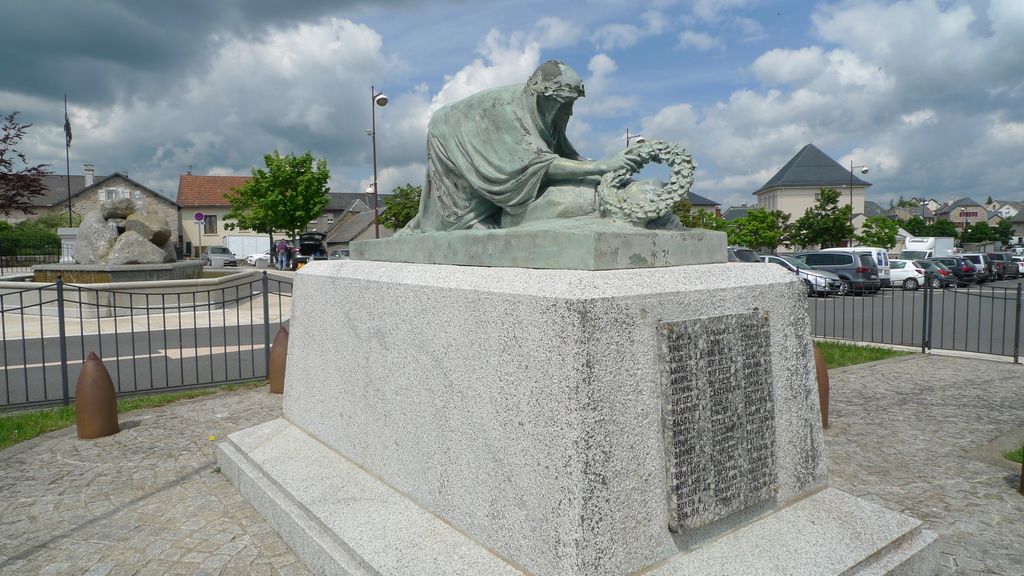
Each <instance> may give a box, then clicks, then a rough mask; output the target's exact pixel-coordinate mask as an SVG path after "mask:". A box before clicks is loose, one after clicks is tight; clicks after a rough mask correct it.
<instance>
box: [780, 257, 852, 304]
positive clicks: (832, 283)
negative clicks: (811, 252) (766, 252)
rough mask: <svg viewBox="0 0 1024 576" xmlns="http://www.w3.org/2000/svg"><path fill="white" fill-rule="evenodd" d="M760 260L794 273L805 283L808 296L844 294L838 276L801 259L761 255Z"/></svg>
mask: <svg viewBox="0 0 1024 576" xmlns="http://www.w3.org/2000/svg"><path fill="white" fill-rule="evenodd" d="M761 261H762V262H764V263H765V264H778V265H779V266H782V267H783V268H785V269H786V270H789V271H790V272H793V273H795V274H796V275H797V276H799V277H800V278H801V279H803V281H804V284H806V285H807V295H808V296H814V295H816V294H821V295H824V296H828V295H829V294H838V295H840V296H843V295H845V294H846V288H847V287H846V284H844V283H843V282H842V280H840V279H839V276H836V275H835V274H833V273H832V272H828V271H826V270H815V269H814V268H811V267H810V266H808V265H807V264H805V263H804V261H803V260H797V259H796V258H793V257H791V256H761Z"/></svg>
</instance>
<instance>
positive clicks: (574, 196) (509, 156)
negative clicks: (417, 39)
mask: <svg viewBox="0 0 1024 576" xmlns="http://www.w3.org/2000/svg"><path fill="white" fill-rule="evenodd" d="M584 95H585V93H584V86H583V81H582V80H581V79H580V76H579V74H577V73H576V71H575V70H573V69H572V68H570V67H569V66H567V65H566V64H564V63H562V62H558V61H555V60H550V61H548V62H545V63H543V64H541V66H540V67H539V68H537V70H536V71H535V72H534V73H533V74H532V75H531V76H530V78H529V80H528V81H527V82H526V84H525V85H524V84H516V85H511V86H504V87H500V88H494V89H491V90H486V91H483V92H480V93H478V94H474V95H472V96H470V97H468V98H465V99H463V100H461V101H458V102H455V103H452V104H449V105H447V106H444V107H442V108H440V109H439V110H438V111H437V112H436V113H435V114H434V115H433V117H432V118H431V120H430V124H429V126H428V129H427V177H426V182H425V186H424V189H423V195H422V197H421V200H420V207H419V213H418V215H417V216H416V218H415V219H413V220H412V221H411V222H410V223H409V224H408V226H407V227H406V232H407V233H408V232H432V231H455V230H464V229H481V228H482V229H489V228H508V227H511V226H517V225H520V224H523V223H524V222H529V221H532V220H538V219H547V218H568V217H578V216H595V215H596V216H603V217H608V218H612V219H615V220H622V221H627V222H630V223H633V224H636V225H642V226H648V227H651V226H650V225H651V224H652V223H658V222H659V221H660V220H666V217H667V216H670V215H671V211H670V207H671V203H674V200H673V199H672V198H676V197H680V198H681V197H682V195H684V194H685V192H686V190H685V189H688V188H689V182H692V162H690V161H689V156H688V155H686V154H685V153H684V152H681V151H680V149H679V148H678V147H676V146H674V145H670V144H667V143H664V142H654V143H651V144H647V143H644V144H641V145H638V146H633V147H630V148H627V149H626V150H623V151H622V152H619V153H618V154H616V155H614V156H612V157H611V158H608V159H606V160H599V161H593V160H588V159H585V158H583V157H581V156H580V154H579V153H578V152H577V151H576V149H575V148H574V147H573V145H572V143H570V142H569V139H568V138H567V137H566V126H567V125H568V123H569V118H570V117H571V116H572V108H573V103H574V102H575V101H576V99H577V98H581V97H583V96H584ZM673 160H675V162H674V163H673ZM650 161H656V162H662V163H668V164H670V165H672V166H673V170H674V172H673V182H670V183H669V185H668V186H666V185H660V183H659V185H652V183H651V182H633V181H632V180H631V179H630V178H629V176H631V175H633V174H635V173H636V172H638V171H639V169H640V168H641V167H642V166H643V165H644V164H645V163H646V162H650ZM687 179H688V180H687ZM683 187H685V189H682V190H680V189H681V188H683ZM669 196H671V197H672V198H669ZM670 201H671V202H670ZM653 204H658V206H653V208H652V205H653ZM662 204H668V206H667V207H664V206H661V205H662ZM673 218H674V217H673ZM675 221H676V223H678V219H675ZM658 225H659V226H660V224H658Z"/></svg>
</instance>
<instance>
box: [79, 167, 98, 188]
mask: <svg viewBox="0 0 1024 576" xmlns="http://www.w3.org/2000/svg"><path fill="white" fill-rule="evenodd" d="M82 168H83V170H84V171H85V187H86V188H88V187H89V186H92V184H93V182H95V180H96V169H95V168H93V165H92V164H83V165H82Z"/></svg>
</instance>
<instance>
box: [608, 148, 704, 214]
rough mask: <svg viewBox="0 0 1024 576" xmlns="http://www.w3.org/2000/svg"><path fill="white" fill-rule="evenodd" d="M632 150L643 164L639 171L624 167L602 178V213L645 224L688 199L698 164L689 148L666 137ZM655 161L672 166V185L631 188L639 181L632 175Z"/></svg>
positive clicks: (669, 183) (630, 150) (670, 183)
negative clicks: (669, 141) (648, 189)
mask: <svg viewBox="0 0 1024 576" xmlns="http://www.w3.org/2000/svg"><path fill="white" fill-rule="evenodd" d="M629 153H630V154H633V155H635V156H639V157H640V160H641V164H640V166H639V167H637V169H636V170H631V169H629V168H620V169H618V170H612V171H611V172H608V173H606V174H605V175H604V176H602V177H601V183H600V184H598V186H597V192H598V197H599V198H600V207H601V215H602V216H604V217H607V218H613V219H616V220H626V221H628V222H632V223H635V224H641V225H643V224H646V223H648V222H650V221H652V220H657V219H658V218H661V217H662V216H665V215H666V214H668V213H669V212H671V211H672V206H673V205H675V204H676V202H679V201H680V200H682V199H684V198H686V195H687V193H688V192H689V191H690V186H692V185H693V170H694V168H695V167H696V165H695V164H694V163H693V158H692V157H691V156H690V154H689V153H687V152H686V150H685V149H683V148H680V147H679V145H677V144H670V143H668V142H665V141H663V140H652V141H649V142H644V143H642V144H635V145H633V146H631V147H630V148H629ZM651 162H654V163H657V164H664V165H667V166H668V167H669V168H670V169H671V178H670V179H669V182H668V184H666V185H665V186H664V187H662V188H660V189H659V190H657V191H655V192H647V191H645V190H644V189H643V188H641V187H631V186H630V184H633V183H634V182H635V181H634V180H633V178H632V176H633V175H634V174H636V173H637V172H639V171H640V169H641V168H643V167H644V166H646V165H647V164H649V163H651Z"/></svg>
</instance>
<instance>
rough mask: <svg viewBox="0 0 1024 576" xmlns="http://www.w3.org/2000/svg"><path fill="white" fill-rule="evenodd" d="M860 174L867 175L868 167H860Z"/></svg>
mask: <svg viewBox="0 0 1024 576" xmlns="http://www.w3.org/2000/svg"><path fill="white" fill-rule="evenodd" d="M860 173H861V174H867V173H868V167H867V166H861V168H860Z"/></svg>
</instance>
